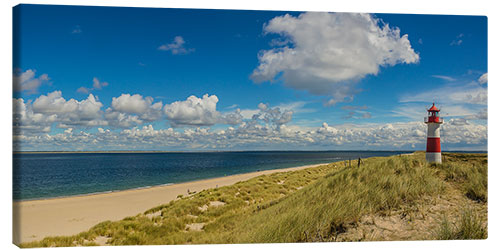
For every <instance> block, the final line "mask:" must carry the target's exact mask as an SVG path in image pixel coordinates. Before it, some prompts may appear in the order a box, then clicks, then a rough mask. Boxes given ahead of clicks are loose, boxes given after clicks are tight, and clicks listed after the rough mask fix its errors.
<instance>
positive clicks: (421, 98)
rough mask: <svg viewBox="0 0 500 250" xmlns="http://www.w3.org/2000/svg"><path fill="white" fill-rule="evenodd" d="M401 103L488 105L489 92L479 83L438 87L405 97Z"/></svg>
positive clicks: (401, 99)
mask: <svg viewBox="0 0 500 250" xmlns="http://www.w3.org/2000/svg"><path fill="white" fill-rule="evenodd" d="M399 101H400V102H425V103H432V102H434V101H436V102H437V103H442V104H464V103H468V104H481V105H486V104H487V103H488V90H487V89H486V88H484V87H481V86H479V84H477V82H471V83H469V84H451V85H445V86H443V87H437V88H434V89H431V90H427V91H423V92H420V93H410V94H407V95H403V96H402V97H401V98H400V99H399Z"/></svg>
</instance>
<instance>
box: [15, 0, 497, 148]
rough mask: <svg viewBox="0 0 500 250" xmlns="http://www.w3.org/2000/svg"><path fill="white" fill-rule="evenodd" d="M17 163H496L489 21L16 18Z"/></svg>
mask: <svg viewBox="0 0 500 250" xmlns="http://www.w3.org/2000/svg"><path fill="white" fill-rule="evenodd" d="M14 15H15V23H14V44H15V48H14V49H15V53H14V54H15V57H14V70H13V72H14V73H13V74H14V93H13V103H14V124H13V126H14V131H15V135H14V145H15V146H16V147H17V148H18V149H21V150H121V149H125V150H128V149H130V150H132V149H140V150H151V149H154V150H266V149H269V150H275V149H290V150H293V149H301V150H304V149H305V150H308V149H310V150H318V149H321V150H342V149H373V150H379V149H388V150H393V149H408V150H423V149H425V132H426V127H425V124H423V117H424V116H425V114H426V112H425V109H426V108H428V107H430V105H432V102H433V101H435V102H436V103H437V105H438V107H440V108H441V109H442V116H444V118H445V124H444V125H443V133H442V134H443V138H442V142H443V145H442V146H443V149H445V150H486V148H487V85H488V82H487V19H486V17H484V16H445V15H401V14H362V15H360V14H356V13H351V14H349V13H302V12H275V11H235V10H197V9H189V10H188V9H163V8H156V9H154V8H153V9H152V8H116V7H113V8H112V7H81V6H49V5H46V6H44V5H21V6H17V7H16V8H14Z"/></svg>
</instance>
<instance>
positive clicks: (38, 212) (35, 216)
mask: <svg viewBox="0 0 500 250" xmlns="http://www.w3.org/2000/svg"><path fill="white" fill-rule="evenodd" d="M319 165H324V164H315V165H307V166H301V167H293V168H284V169H274V170H264V171H258V172H252V173H245V174H238V175H231V176H226V177H220V178H213V179H206V180H200V181H193V182H186V183H179V184H173V185H166V186H165V185H163V186H155V187H150V188H143V189H132V190H125V191H118V192H111V193H99V194H91V195H83V196H72V197H64V198H54V199H45V200H32V201H19V202H14V203H13V217H14V230H13V234H14V235H13V241H14V243H20V242H30V241H35V240H41V239H43V238H45V237H47V236H66V235H74V234H77V233H79V232H82V231H85V230H88V229H89V228H90V227H92V226H94V225H96V224H97V223H99V222H103V221H106V220H120V219H123V218H125V217H127V216H134V215H137V214H139V213H142V212H144V211H146V210H147V209H150V208H153V207H155V206H158V205H161V204H164V203H168V202H169V201H171V200H174V199H175V198H177V196H178V195H181V194H182V195H188V190H189V191H190V192H194V191H196V192H199V191H201V190H203V189H209V188H215V187H217V186H218V187H222V186H226V185H232V184H234V183H236V182H238V181H244V180H248V179H250V178H253V177H255V176H259V175H263V174H271V173H276V172H286V171H293V170H299V169H304V168H310V167H316V166H319Z"/></svg>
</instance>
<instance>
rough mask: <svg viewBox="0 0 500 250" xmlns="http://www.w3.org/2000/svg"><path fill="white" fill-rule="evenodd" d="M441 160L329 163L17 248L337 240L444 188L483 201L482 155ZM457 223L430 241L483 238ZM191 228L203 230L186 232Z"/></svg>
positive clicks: (469, 219) (474, 221) (472, 222)
mask: <svg viewBox="0 0 500 250" xmlns="http://www.w3.org/2000/svg"><path fill="white" fill-rule="evenodd" d="M444 158H445V161H444V163H443V164H428V163H426V162H425V157H424V154H423V153H421V152H420V153H416V154H414V155H410V156H392V157H374V158H368V159H364V161H363V164H362V165H361V166H360V167H357V166H353V167H348V166H346V165H345V164H343V163H334V164H329V165H323V166H319V167H315V168H309V169H304V170H298V171H293V172H282V173H274V174H271V175H263V176H258V177H255V178H252V179H250V180H248V181H243V182H238V183H236V184H234V185H231V186H225V187H220V188H215V189H208V190H203V191H201V192H199V193H196V194H192V195H189V196H186V197H179V198H178V199H176V200H174V201H171V202H170V203H168V204H164V205H161V206H158V207H155V208H152V209H149V210H147V211H145V212H144V213H142V214H139V215H136V216H132V217H127V218H125V219H123V220H120V221H115V222H111V221H106V222H103V223H100V224H98V225H96V226H94V227H93V228H91V229H90V230H88V231H86V232H82V233H80V234H78V235H74V236H69V237H47V238H45V239H43V240H42V241H38V242H31V243H25V244H22V245H21V247H47V246H75V245H95V244H96V242H95V239H96V237H106V239H108V240H107V244H110V245H143V244H149V245H155V244H206V243H254V242H310V241H335V240H337V237H338V236H339V235H341V234H342V233H344V232H345V231H346V230H347V228H348V227H352V226H353V225H356V224H357V223H359V220H360V218H362V216H364V215H369V214H376V215H380V216H384V215H390V214H391V212H393V211H395V210H398V209H400V208H402V207H408V206H416V205H418V203H419V202H421V199H422V197H437V196H438V195H440V194H443V193H444V192H446V188H447V187H448V186H450V185H452V186H453V187H455V188H457V189H458V190H460V192H461V193H463V195H464V196H466V197H468V198H469V199H471V200H474V202H479V203H486V202H487V159H486V154H444ZM214 202H217V203H214ZM213 204H217V205H213ZM476 217H477V218H476ZM462 218H463V219H461V222H460V223H458V224H457V223H455V224H453V223H450V222H449V221H446V218H445V219H443V223H442V225H441V226H440V229H439V230H440V231H439V230H438V231H439V232H437V233H436V234H435V238H436V239H457V238H460V237H461V238H467V237H468V238H477V239H480V238H484V237H483V236H484V235H486V228H485V226H484V223H483V222H482V221H481V220H480V219H478V218H482V217H478V216H476V212H475V211H472V210H471V212H470V213H469V212H467V213H465V212H464V213H463V215H462ZM478 221H479V222H478ZM189 225H202V226H201V229H199V230H192V228H194V227H190V226H189ZM481 230H482V231H481ZM472 232H484V234H483V233H477V234H474V233H472Z"/></svg>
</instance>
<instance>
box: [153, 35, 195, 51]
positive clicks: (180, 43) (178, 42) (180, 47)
mask: <svg viewBox="0 0 500 250" xmlns="http://www.w3.org/2000/svg"><path fill="white" fill-rule="evenodd" d="M185 43H186V42H185V41H184V38H182V36H176V37H174V40H173V41H172V42H171V43H168V44H163V45H161V46H160V47H158V50H164V51H170V52H172V54H173V55H183V54H188V53H191V52H193V51H194V49H192V48H191V49H188V48H186V47H184V44H185Z"/></svg>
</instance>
